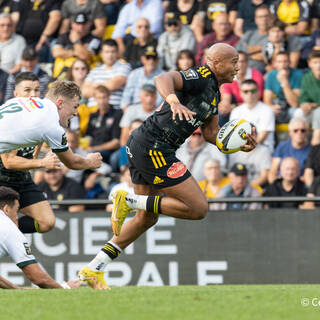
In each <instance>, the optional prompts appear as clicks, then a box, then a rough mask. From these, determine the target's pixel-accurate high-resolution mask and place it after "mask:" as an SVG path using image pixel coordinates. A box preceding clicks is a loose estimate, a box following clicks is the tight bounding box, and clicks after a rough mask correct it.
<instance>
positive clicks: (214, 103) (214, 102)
mask: <svg viewBox="0 0 320 320" xmlns="http://www.w3.org/2000/svg"><path fill="white" fill-rule="evenodd" d="M211 105H212V106H215V105H216V97H214V98H213V100H212V101H211Z"/></svg>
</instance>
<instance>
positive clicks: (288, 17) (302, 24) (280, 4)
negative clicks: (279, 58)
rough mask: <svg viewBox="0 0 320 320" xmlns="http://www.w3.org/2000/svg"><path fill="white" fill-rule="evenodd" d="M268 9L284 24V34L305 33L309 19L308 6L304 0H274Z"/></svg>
mask: <svg viewBox="0 0 320 320" xmlns="http://www.w3.org/2000/svg"><path fill="white" fill-rule="evenodd" d="M270 10H271V13H272V15H274V16H276V18H277V19H279V20H280V21H282V22H284V23H285V24H286V28H285V32H286V34H291V35H297V36H299V35H304V34H305V33H306V31H307V29H308V26H309V19H310V8H309V4H308V2H307V1H306V0H299V1H298V0H276V1H274V2H273V3H272V4H271V6H270Z"/></svg>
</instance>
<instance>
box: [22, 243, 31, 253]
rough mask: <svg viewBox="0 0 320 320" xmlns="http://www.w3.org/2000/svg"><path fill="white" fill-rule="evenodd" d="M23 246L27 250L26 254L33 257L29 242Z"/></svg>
mask: <svg viewBox="0 0 320 320" xmlns="http://www.w3.org/2000/svg"><path fill="white" fill-rule="evenodd" d="M23 246H24V248H25V249H26V254H27V255H28V256H30V255H32V252H31V248H30V247H29V244H28V242H24V243H23Z"/></svg>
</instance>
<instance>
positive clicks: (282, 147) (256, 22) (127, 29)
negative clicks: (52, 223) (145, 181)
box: [0, 0, 320, 212]
mask: <svg viewBox="0 0 320 320" xmlns="http://www.w3.org/2000/svg"><path fill="white" fill-rule="evenodd" d="M0 12H1V13H0V68H1V69H0V88H1V90H0V101H1V103H3V102H4V101H6V100H8V99H10V98H12V97H13V96H14V83H15V78H16V76H17V75H18V74H19V73H21V72H25V71H27V72H33V73H35V74H36V75H37V77H38V78H39V82H40V94H41V96H43V95H44V93H45V91H46V89H47V88H48V86H50V84H51V83H52V82H53V81H54V80H56V79H67V80H72V81H75V82H76V83H77V84H78V85H79V86H80V88H81V90H82V100H81V102H80V107H79V109H78V116H77V117H75V118H74V119H73V120H72V121H71V122H70V128H69V131H68V142H69V146H70V148H72V150H73V152H74V153H78V154H80V155H85V154H86V153H88V152H95V151H97V152H100V153H101V155H102V157H103V161H104V165H103V167H102V168H100V169H99V170H96V171H90V170H86V171H81V172H74V171H73V170H67V169H66V168H61V169H60V170H58V169H54V170H43V171H41V170H39V171H36V172H35V173H34V179H35V181H36V183H38V184H39V186H40V188H41V190H43V191H44V192H45V193H46V195H47V197H48V199H49V200H63V199H79V198H89V199H90V198H91V199H94V198H104V199H106V198H107V197H108V196H109V193H110V190H111V189H114V188H117V186H116V185H117V183H121V188H122V189H128V190H130V189H131V188H132V185H131V181H130V175H129V174H128V170H127V163H128V162H127V158H126V157H127V156H126V149H125V145H126V141H127V139H128V136H129V134H130V132H131V131H132V130H134V129H135V128H136V127H138V126H139V125H140V124H141V122H142V121H144V120H145V119H146V118H147V117H148V116H149V115H150V114H152V113H153V112H155V110H156V108H157V107H158V106H159V105H160V104H161V101H162V98H161V97H160V95H159V94H158V93H157V91H156V88H155V86H154V82H153V78H154V77H155V76H157V75H159V74H161V73H163V72H165V71H172V70H187V69H189V68H193V67H194V68H197V67H198V66H201V65H203V64H205V63H206V50H207V48H208V47H210V46H211V45H212V44H214V43H219V42H223V43H227V44H230V45H232V46H234V47H235V48H236V49H237V50H238V52H239V68H240V70H239V72H238V75H237V76H236V78H235V80H234V81H233V82H232V83H230V84H224V85H223V86H222V88H221V102H220V104H219V119H220V120H219V121H220V126H221V125H223V124H224V123H226V122H227V121H228V120H229V119H235V118H245V119H246V120H248V121H250V122H251V123H253V124H254V125H255V127H256V129H257V141H258V146H257V148H256V149H254V150H253V151H251V152H249V153H244V152H238V153H235V154H231V155H225V154H223V153H221V152H219V151H218V149H217V148H216V147H215V146H213V145H210V144H208V143H206V142H205V140H204V138H203V137H202V133H201V130H196V131H195V132H194V133H193V134H192V135H191V137H190V138H189V139H188V140H187V141H186V142H185V143H184V145H182V146H181V148H180V149H178V151H177V157H178V158H179V159H181V161H183V162H184V163H185V164H186V165H187V167H188V169H189V170H190V171H191V172H192V175H193V176H194V177H195V178H196V179H197V180H198V182H199V186H200V188H201V189H202V190H203V192H204V193H205V194H206V196H207V198H209V199H212V198H216V197H260V196H262V195H265V196H293V197H294V196H305V195H308V196H310V197H312V196H318V195H320V167H319V165H318V162H317V159H318V157H317V154H319V155H320V107H319V106H320V24H319V19H320V1H319V0H239V1H236V0H202V1H200V0H163V1H161V0H131V1H130V0H127V1H124V0H64V1H63V0H3V1H0ZM47 151H48V150H47V149H46V148H45V147H43V148H42V155H45V153H46V152H47ZM268 206H269V207H300V208H314V207H315V204H314V203H312V202H306V203H304V204H299V203H295V202H292V203H281V204H280V203H271V204H269V205H268ZM261 207H262V204H259V203H251V204H245V203H243V204H242V203H228V204H223V203H220V204H212V205H211V207H210V209H212V210H224V209H257V208H261ZM83 209H84V207H83V206H69V208H68V210H69V211H70V212H76V211H80V210H83Z"/></svg>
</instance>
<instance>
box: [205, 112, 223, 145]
mask: <svg viewBox="0 0 320 320" xmlns="http://www.w3.org/2000/svg"><path fill="white" fill-rule="evenodd" d="M219 129H220V127H219V116H218V115H216V116H213V117H212V118H211V119H210V121H208V122H206V124H205V125H204V126H203V127H202V128H201V131H202V134H203V137H204V139H205V140H206V141H207V142H210V143H212V144H216V138H217V134H218V132H219Z"/></svg>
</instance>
